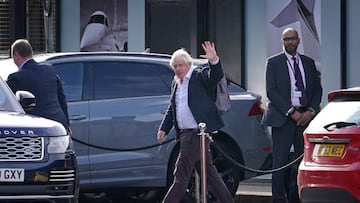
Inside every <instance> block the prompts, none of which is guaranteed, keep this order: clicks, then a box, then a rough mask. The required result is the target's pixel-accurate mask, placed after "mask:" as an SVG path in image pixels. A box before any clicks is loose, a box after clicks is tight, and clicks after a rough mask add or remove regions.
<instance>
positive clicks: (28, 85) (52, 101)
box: [7, 59, 69, 129]
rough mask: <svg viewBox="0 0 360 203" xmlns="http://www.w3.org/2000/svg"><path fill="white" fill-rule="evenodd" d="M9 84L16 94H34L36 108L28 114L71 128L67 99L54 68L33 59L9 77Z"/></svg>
mask: <svg viewBox="0 0 360 203" xmlns="http://www.w3.org/2000/svg"><path fill="white" fill-rule="evenodd" d="M7 84H8V85H9V87H10V88H11V90H12V91H13V92H14V93H16V91H18V90H26V91H30V92H31V93H33V94H34V96H35V98H36V106H35V107H34V108H33V109H32V110H30V111H29V112H28V113H30V114H33V115H37V116H41V117H45V118H48V119H51V120H55V121H58V122H60V123H62V124H63V125H64V126H65V128H66V129H68V128H69V120H68V111H67V104H66V98H65V94H64V90H63V87H62V84H61V81H60V78H59V77H58V75H57V73H56V70H55V67H54V66H52V65H50V64H39V63H37V62H36V61H34V60H33V59H31V60H29V61H27V62H26V63H25V64H24V65H23V67H22V68H21V69H20V70H19V71H18V72H15V73H12V74H10V75H9V76H8V79H7Z"/></svg>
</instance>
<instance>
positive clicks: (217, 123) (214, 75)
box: [159, 61, 224, 135]
mask: <svg viewBox="0 0 360 203" xmlns="http://www.w3.org/2000/svg"><path fill="white" fill-rule="evenodd" d="M209 71H210V72H209ZM223 75H224V72H223V70H222V67H221V63H220V61H219V63H217V64H215V65H211V64H210V68H196V69H195V70H194V71H193V73H192V75H191V78H190V80H189V87H188V88H189V90H188V94H189V95H188V104H189V108H190V110H191V113H192V114H193V116H194V118H195V121H196V122H197V124H199V123H201V122H203V123H206V126H207V130H206V131H207V132H213V131H216V130H219V129H220V128H222V127H223V126H224V122H223V120H222V119H221V116H220V114H219V112H218V110H217V108H216V106H215V103H214V98H213V97H212V96H211V94H210V93H209V90H210V91H211V90H212V89H215V87H216V84H217V83H218V82H219V81H220V80H221V78H222V77H223ZM176 87H177V85H176V82H175V81H173V85H172V89H171V101H170V104H169V107H168V109H167V111H166V114H165V116H164V118H163V120H162V122H161V124H160V128H159V129H160V130H162V131H165V132H166V134H167V133H168V132H169V131H170V130H171V128H172V127H173V126H175V129H176V131H177V134H178V135H179V128H178V126H177V121H176V106H175V91H176Z"/></svg>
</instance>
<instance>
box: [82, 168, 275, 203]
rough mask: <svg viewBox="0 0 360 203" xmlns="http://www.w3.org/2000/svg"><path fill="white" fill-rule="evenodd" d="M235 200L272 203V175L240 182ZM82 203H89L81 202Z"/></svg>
mask: <svg viewBox="0 0 360 203" xmlns="http://www.w3.org/2000/svg"><path fill="white" fill-rule="evenodd" d="M234 199H235V203H271V174H268V175H263V176H257V177H254V178H251V179H247V180H244V181H242V182H240V184H239V188H238V190H237V192H236V195H235V197H234ZM80 203H88V202H84V201H80ZM108 203H144V201H136V200H129V199H125V198H124V197H122V196H119V197H118V198H116V199H113V200H109V201H108ZM146 203H150V202H146ZM153 203H159V202H153ZM186 203H188V202H186ZM191 203H193V202H191ZM209 203H210V202H209Z"/></svg>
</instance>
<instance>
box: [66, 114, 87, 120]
mask: <svg viewBox="0 0 360 203" xmlns="http://www.w3.org/2000/svg"><path fill="white" fill-rule="evenodd" d="M84 119H86V116H85V115H71V116H70V120H71V121H79V120H84Z"/></svg>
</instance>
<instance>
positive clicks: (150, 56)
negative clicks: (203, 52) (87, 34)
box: [34, 52, 207, 65]
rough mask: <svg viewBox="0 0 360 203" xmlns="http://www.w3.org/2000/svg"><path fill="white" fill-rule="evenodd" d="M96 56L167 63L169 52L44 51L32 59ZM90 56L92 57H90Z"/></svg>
mask: <svg viewBox="0 0 360 203" xmlns="http://www.w3.org/2000/svg"><path fill="white" fill-rule="evenodd" d="M94 56H96V57H105V58H106V57H109V58H111V57H121V58H123V59H128V60H139V59H140V60H141V61H157V62H162V63H166V64H169V61H170V59H171V55H169V54H160V53H147V52H57V53H46V54H36V55H34V59H35V60H36V61H37V62H44V61H50V60H60V61H61V60H65V59H66V60H69V59H74V60H76V59H80V58H81V59H83V58H88V59H90V60H89V61H91V60H98V58H93V57H94ZM91 58H92V59H91ZM193 61H194V64H195V65H199V64H204V63H206V62H207V59H198V58H194V59H193Z"/></svg>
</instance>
